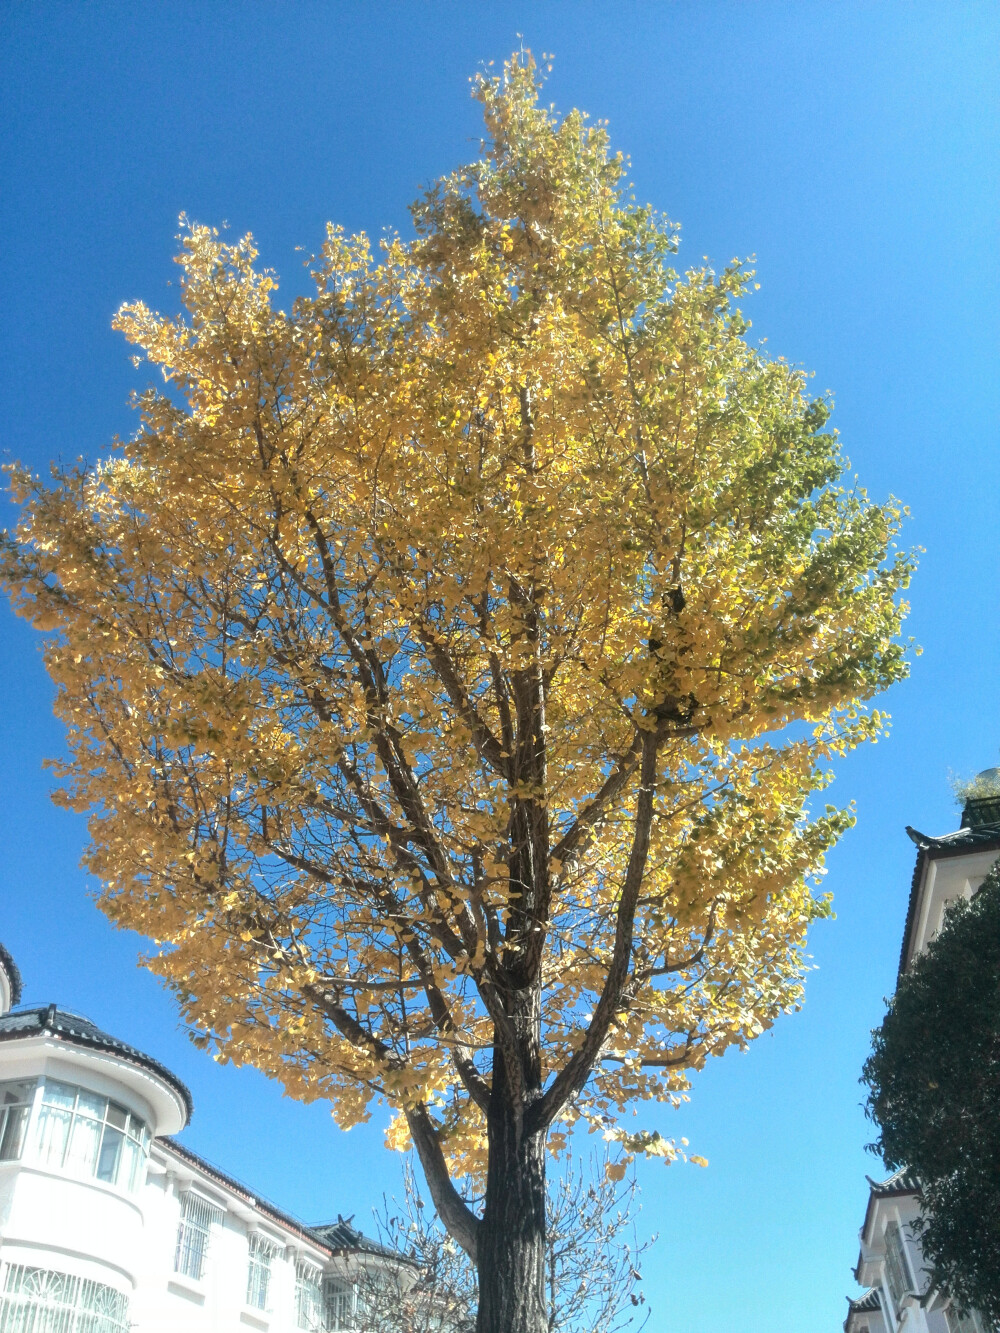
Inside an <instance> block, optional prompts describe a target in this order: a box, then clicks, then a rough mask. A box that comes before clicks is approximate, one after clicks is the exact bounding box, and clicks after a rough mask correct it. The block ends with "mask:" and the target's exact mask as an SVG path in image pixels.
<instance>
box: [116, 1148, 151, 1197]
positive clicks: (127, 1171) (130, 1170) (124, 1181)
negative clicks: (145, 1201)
mask: <svg viewBox="0 0 1000 1333" xmlns="http://www.w3.org/2000/svg"><path fill="white" fill-rule="evenodd" d="M144 1161H145V1154H144V1153H143V1151H142V1149H141V1148H140V1147H139V1145H138V1143H136V1142H135V1141H134V1140H133V1139H126V1140H125V1143H124V1144H123V1146H122V1165H121V1171H120V1172H119V1175H118V1184H119V1185H123V1186H124V1187H125V1189H127V1190H134V1189H135V1188H136V1187H137V1186H138V1185H139V1184H140V1183H141V1181H140V1179H139V1175H140V1168H141V1166H142V1165H143V1163H144Z"/></svg>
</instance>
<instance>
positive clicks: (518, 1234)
mask: <svg viewBox="0 0 1000 1333" xmlns="http://www.w3.org/2000/svg"><path fill="white" fill-rule="evenodd" d="M539 998H540V997H539V996H538V995H536V994H532V993H530V992H528V993H526V992H520V994H517V995H516V996H514V997H511V999H512V1003H511V1004H510V1006H509V1012H510V1013H511V1018H512V1024H511V1026H512V1029H513V1032H514V1034H516V1038H517V1040H518V1045H519V1046H520V1047H521V1051H520V1054H521V1056H522V1059H521V1061H520V1063H521V1067H522V1069H523V1071H524V1075H525V1077H524V1083H523V1084H522V1087H523V1102H522V1106H523V1107H524V1109H526V1108H527V1106H528V1105H530V1104H531V1102H532V1101H533V1100H535V1099H537V1098H538V1097H539V1096H540V1095H541V1088H540V1072H541V1071H540V1060H539V1049H538V1016H539ZM516 1104H517V1098H516V1096H515V1095H514V1094H513V1090H512V1088H511V1085H510V1080H509V1078H508V1074H507V1069H506V1066H505V1062H504V1059H503V1056H502V1053H501V1051H500V1050H499V1049H498V1048H497V1047H496V1046H495V1047H494V1053H493V1087H492V1092H491V1096H490V1107H489V1112H488V1114H487V1133H488V1140H489V1165H488V1168H487V1173H486V1200H485V1203H484V1206H483V1218H482V1222H481V1224H480V1229H479V1233H478V1239H477V1245H476V1264H477V1268H478V1273H479V1313H478V1316H477V1319H476V1333H547V1331H548V1314H547V1308H546V1302H545V1137H546V1136H545V1133H544V1131H543V1132H541V1133H536V1134H533V1135H526V1134H525V1133H524V1132H523V1129H522V1124H521V1121H522V1117H521V1116H519V1115H518V1114H517V1111H516Z"/></svg>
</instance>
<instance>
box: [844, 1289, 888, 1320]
mask: <svg viewBox="0 0 1000 1333" xmlns="http://www.w3.org/2000/svg"><path fill="white" fill-rule="evenodd" d="M847 1307H848V1313H849V1314H865V1313H867V1312H868V1311H870V1310H881V1308H882V1302H881V1300H880V1299H879V1294H878V1287H869V1288H868V1290H867V1291H866V1292H865V1293H864V1295H862V1296H848V1298H847Z"/></svg>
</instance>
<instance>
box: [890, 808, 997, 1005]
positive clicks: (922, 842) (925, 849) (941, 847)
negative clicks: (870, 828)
mask: <svg viewBox="0 0 1000 1333" xmlns="http://www.w3.org/2000/svg"><path fill="white" fill-rule="evenodd" d="M906 834H907V837H908V838H909V839H910V841H911V842H914V843H916V845H917V862H916V865H915V866H914V867H913V878H912V879H911V880H910V901H909V902H908V903H907V906H906V924H905V925H904V926H903V942H902V944H901V945H900V949H899V968H898V970H897V972H896V977H897V980H898V978H899V977H901V976H902V975H903V973H904V972H905V971H906V958H907V954H908V953H909V952H910V940H911V938H912V935H913V931H914V928H915V926H916V917H917V900H918V898H919V896H920V884H921V881H922V879H923V875H924V866H925V864H926V863H927V861H936V860H938V859H939V858H943V857H949V856H965V855H967V854H968V853H969V852H974V851H990V850H992V849H994V848H995V849H996V850H997V851H998V852H1000V825H998V824H990V825H985V826H980V827H979V828H961V829H959V830H958V831H957V832H956V833H946V834H944V836H943V837H940V838H932V837H930V835H929V834H927V833H920V832H919V831H918V830H917V829H915V828H911V827H910V825H909V824H907V826H906Z"/></svg>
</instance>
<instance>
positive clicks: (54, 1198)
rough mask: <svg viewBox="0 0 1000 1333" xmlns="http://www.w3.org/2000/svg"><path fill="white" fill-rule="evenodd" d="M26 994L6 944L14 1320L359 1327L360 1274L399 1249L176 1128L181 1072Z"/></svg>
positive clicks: (6, 1182) (8, 1209)
mask: <svg viewBox="0 0 1000 1333" xmlns="http://www.w3.org/2000/svg"><path fill="white" fill-rule="evenodd" d="M20 994H21V981H20V976H19V974H18V972H17V968H16V967H15V965H14V962H13V960H12V959H11V957H10V955H9V954H8V952H7V951H6V950H5V949H4V948H3V947H2V946H0V1333H128V1331H131V1333H177V1330H192V1333H194V1331H195V1330H198V1331H199V1333H201V1331H204V1333H230V1331H232V1333H236V1330H248V1329H251V1330H252V1329H256V1330H259V1331H263V1333H291V1330H297V1329H312V1330H326V1329H349V1328H350V1327H351V1326H352V1324H353V1323H354V1322H355V1318H354V1314H355V1309H356V1302H357V1279H358V1276H359V1273H360V1272H361V1271H362V1270H365V1271H366V1272H370V1270H371V1269H372V1267H373V1266H374V1267H376V1268H382V1269H387V1270H388V1269H392V1270H393V1271H394V1272H398V1268H399V1258H398V1256H394V1255H392V1254H391V1252H389V1251H387V1250H384V1249H382V1247H380V1246H378V1245H376V1244H374V1243H372V1242H370V1241H367V1240H366V1239H365V1237H363V1236H362V1235H361V1234H360V1233H359V1232H356V1231H355V1230H354V1229H353V1228H352V1227H351V1226H350V1225H349V1224H348V1223H345V1222H343V1221H342V1220H338V1221H337V1222H335V1223H330V1224H326V1225H322V1226H318V1227H308V1226H305V1225H303V1224H302V1223H300V1222H298V1221H297V1220H296V1219H295V1218H293V1217H291V1216H290V1215H288V1214H286V1213H284V1212H282V1211H281V1210H280V1209H278V1208H276V1207H274V1206H273V1205H271V1204H269V1203H267V1202H265V1201H263V1200H260V1199H258V1198H256V1197H255V1196H254V1195H253V1194H252V1193H251V1192H250V1191H249V1190H248V1189H247V1188H246V1187H245V1186H243V1185H241V1184H240V1183H239V1182H238V1181H236V1180H233V1179H232V1178H230V1177H228V1176H226V1175H225V1174H224V1173H223V1172H220V1171H219V1170H218V1169H217V1168H215V1167H213V1166H211V1165H210V1164H209V1163H207V1162H204V1161H202V1159H200V1158H199V1157H197V1156H196V1155H195V1154H194V1153H191V1152H190V1151H189V1150H188V1149H186V1148H184V1147H182V1146H181V1145H180V1144H179V1143H176V1142H174V1141H173V1138H172V1136H173V1135H175V1134H176V1133H177V1132H178V1131H179V1130H181V1129H182V1128H183V1127H184V1126H185V1125H186V1124H187V1122H188V1119H189V1117H190V1114H191V1097H190V1094H189V1092H188V1090H187V1088H185V1087H184V1085H183V1084H182V1083H181V1082H180V1080H179V1079H177V1078H176V1077H175V1075H173V1074H172V1073H171V1072H170V1070H168V1069H166V1068H165V1067H164V1066H163V1065H161V1064H160V1063H159V1062H158V1061H156V1060H154V1059H152V1058H150V1057H149V1056H147V1055H144V1054H143V1053H142V1052H141V1051H137V1050H135V1049H134V1048H133V1047H130V1046H128V1045H126V1044H125V1043H124V1042H121V1041H118V1040H117V1039H116V1038H115V1037H113V1036H111V1035H110V1034H109V1033H106V1032H102V1031H101V1030H100V1029H99V1028H98V1027H97V1026H96V1025H95V1024H93V1023H92V1022H90V1020H89V1019H87V1018H84V1017H82V1016H81V1015H79V1014H74V1013H71V1012H69V1011H66V1010H63V1009H59V1008H58V1007H57V1006H55V1005H48V1006H46V1007H44V1008H25V1009H19V1008H17V1007H16V1006H17V1004H18V1001H19V1000H20Z"/></svg>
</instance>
